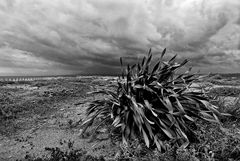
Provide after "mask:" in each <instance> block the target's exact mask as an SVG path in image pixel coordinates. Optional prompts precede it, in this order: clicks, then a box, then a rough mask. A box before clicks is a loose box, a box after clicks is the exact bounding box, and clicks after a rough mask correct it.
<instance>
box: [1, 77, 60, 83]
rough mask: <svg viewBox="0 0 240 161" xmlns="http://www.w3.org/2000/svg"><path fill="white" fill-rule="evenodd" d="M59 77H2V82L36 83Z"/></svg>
mask: <svg viewBox="0 0 240 161" xmlns="http://www.w3.org/2000/svg"><path fill="white" fill-rule="evenodd" d="M56 78H57V77H0V81H1V82H20V81H35V80H50V79H56Z"/></svg>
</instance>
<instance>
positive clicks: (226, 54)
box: [0, 0, 240, 75]
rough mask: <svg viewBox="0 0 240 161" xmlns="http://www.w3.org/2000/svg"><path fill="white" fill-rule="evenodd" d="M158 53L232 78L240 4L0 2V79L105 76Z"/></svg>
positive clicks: (239, 57)
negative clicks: (121, 60)
mask: <svg viewBox="0 0 240 161" xmlns="http://www.w3.org/2000/svg"><path fill="white" fill-rule="evenodd" d="M165 47H166V48H167V51H168V53H169V56H170V55H172V54H174V53H177V54H178V57H179V58H180V59H183V58H187V59H189V60H190V61H191V62H190V63H189V64H188V65H189V66H192V67H193V68H194V69H195V70H199V69H200V70H201V71H202V72H240V0H0V75H49V74H73V73H80V74H88V73H95V74H112V73H115V72H116V71H119V70H118V69H119V65H120V63H119V57H124V59H127V60H128V62H131V61H136V60H137V58H141V57H142V56H143V55H144V53H146V52H147V50H148V49H149V48H152V50H153V51H154V55H155V56H156V57H157V56H158V55H159V53H160V52H161V50H162V49H164V48H165Z"/></svg>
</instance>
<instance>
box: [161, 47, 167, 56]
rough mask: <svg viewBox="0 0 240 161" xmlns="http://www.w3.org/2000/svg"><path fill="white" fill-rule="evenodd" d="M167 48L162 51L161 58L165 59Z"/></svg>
mask: <svg viewBox="0 0 240 161" xmlns="http://www.w3.org/2000/svg"><path fill="white" fill-rule="evenodd" d="M166 50H167V49H166V48H165V49H163V51H162V55H161V58H163V56H164V55H165V53H166Z"/></svg>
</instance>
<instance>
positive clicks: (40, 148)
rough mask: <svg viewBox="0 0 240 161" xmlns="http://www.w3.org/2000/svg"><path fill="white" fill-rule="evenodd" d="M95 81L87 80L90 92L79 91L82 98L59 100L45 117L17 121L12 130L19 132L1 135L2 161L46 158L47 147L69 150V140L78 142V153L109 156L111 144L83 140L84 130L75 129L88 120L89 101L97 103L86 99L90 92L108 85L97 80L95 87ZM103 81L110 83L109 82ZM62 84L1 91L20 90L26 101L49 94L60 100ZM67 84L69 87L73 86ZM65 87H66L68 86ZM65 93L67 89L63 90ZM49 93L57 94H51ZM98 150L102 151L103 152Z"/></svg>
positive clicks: (22, 85) (17, 86) (76, 143)
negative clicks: (86, 117) (84, 150)
mask: <svg viewBox="0 0 240 161" xmlns="http://www.w3.org/2000/svg"><path fill="white" fill-rule="evenodd" d="M89 81H90V82H89ZM91 81H92V80H86V82H85V84H87V86H88V89H87V90H83V91H78V92H79V93H81V94H79V95H78V93H75V95H74V98H72V97H70V98H69V97H66V98H65V97H63V96H62V98H60V99H57V101H56V100H55V101H54V103H51V104H50V105H49V109H47V110H46V109H44V110H45V112H44V114H38V113H37V112H36V111H35V112H34V113H32V114H30V115H29V114H26V115H25V114H21V116H19V117H17V118H16V119H14V121H13V122H11V124H9V126H14V127H15V130H10V132H8V133H7V134H5V133H4V134H0V160H1V161H12V160H16V159H21V158H23V157H24V156H26V155H27V154H29V155H31V156H33V155H34V156H43V155H46V154H47V152H46V151H45V150H44V148H45V147H60V148H63V149H65V148H66V144H62V143H64V142H68V141H69V140H70V141H74V147H76V148H77V149H79V148H82V149H86V150H87V151H88V152H90V153H91V152H92V154H95V155H98V154H102V155H104V151H105V154H107V153H108V150H107V146H109V148H111V147H110V143H109V141H105V142H102V143H98V142H92V143H89V142H88V139H82V138H80V137H79V136H80V133H81V127H80V126H74V127H73V126H72V125H74V124H75V123H76V122H78V121H79V120H80V119H82V118H84V113H85V109H86V107H87V105H88V103H89V101H91V100H92V99H95V98H93V96H86V92H87V91H89V90H94V89H97V88H101V86H103V85H104V83H103V85H101V83H100V84H99V83H96V80H95V81H93V82H92V84H91ZM103 81H104V82H105V83H106V80H103ZM58 83H59V82H57V83H56V82H55V83H52V84H50V85H48V86H40V87H39V86H33V85H32V84H30V85H29V84H20V85H19V84H17V85H16V84H10V85H9V84H8V85H5V86H2V87H1V89H4V88H5V89H15V90H16V89H18V91H17V92H18V93H16V94H18V95H19V94H20V93H21V94H22V95H23V96H24V95H26V96H25V97H24V99H25V101H26V100H30V101H34V100H35V99H36V98H35V97H33V98H31V96H33V93H38V94H40V93H42V94H43V95H46V94H47V95H48V96H49V97H50V96H51V95H53V96H51V97H53V98H54V97H57V96H55V95H56V94H54V93H56V91H57V89H56V88H55V86H59V84H58ZM70 83H72V84H77V83H79V82H75V81H73V82H70ZM67 84H69V82H68V83H67ZM82 84H84V83H83V82H81V83H79V85H82ZM61 85H62V84H61ZM64 85H66V83H65V84H64ZM77 85H78V84H77ZM67 86H68V85H67ZM74 88H75V86H74ZM62 89H65V88H63V87H62ZM66 90H67V89H66ZM68 90H70V91H72V88H71V87H69V89H68ZM2 91H3V90H2ZM47 91H53V92H52V93H49V92H47ZM73 93H74V91H73ZM58 97H59V96H58ZM40 110H41V109H40ZM18 125H19V126H18ZM16 127H17V129H16ZM5 128H6V127H5ZM10 129H11V128H10ZM101 146H104V148H99V147H101ZM94 149H95V150H94ZM96 149H101V150H100V151H99V150H96ZM93 151H94V152H93ZM108 155H109V154H108Z"/></svg>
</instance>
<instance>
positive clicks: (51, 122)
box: [48, 119, 57, 125]
mask: <svg viewBox="0 0 240 161" xmlns="http://www.w3.org/2000/svg"><path fill="white" fill-rule="evenodd" d="M56 121H57V120H56V119H52V120H48V123H49V124H51V125H53V124H55V123H56Z"/></svg>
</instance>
